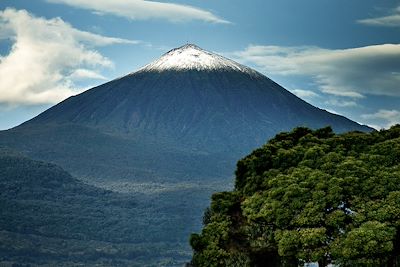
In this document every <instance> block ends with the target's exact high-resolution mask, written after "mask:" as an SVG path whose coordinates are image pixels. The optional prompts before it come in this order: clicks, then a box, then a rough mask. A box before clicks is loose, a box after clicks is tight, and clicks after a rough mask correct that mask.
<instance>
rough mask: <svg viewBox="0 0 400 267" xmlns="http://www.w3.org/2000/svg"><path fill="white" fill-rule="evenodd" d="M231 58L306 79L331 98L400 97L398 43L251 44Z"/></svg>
mask: <svg viewBox="0 0 400 267" xmlns="http://www.w3.org/2000/svg"><path fill="white" fill-rule="evenodd" d="M230 55H231V56H233V57H234V58H236V59H237V60H238V61H241V62H243V63H251V64H255V65H257V66H258V67H259V68H260V69H261V70H262V71H264V72H265V73H267V74H275V75H282V76H288V75H303V76H307V77H309V78H311V79H312V80H313V81H314V82H315V84H316V85H317V86H318V88H319V89H320V90H321V91H322V92H323V93H326V94H330V95H335V96H339V97H349V98H353V99H359V98H363V97H364V96H365V95H366V94H370V95H386V96H396V97H399V96H400V90H399V84H400V45H399V44H382V45H374V46H365V47H358V48H349V49H323V48H320V47H313V46H301V47H282V46H260V45H250V46H248V47H247V48H246V49H245V50H243V51H237V52H233V53H231V54H230Z"/></svg>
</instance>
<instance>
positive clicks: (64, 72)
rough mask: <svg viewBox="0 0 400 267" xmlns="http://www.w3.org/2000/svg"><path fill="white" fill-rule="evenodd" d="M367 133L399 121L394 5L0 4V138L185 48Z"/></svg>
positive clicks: (372, 0)
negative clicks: (227, 61)
mask: <svg viewBox="0 0 400 267" xmlns="http://www.w3.org/2000/svg"><path fill="white" fill-rule="evenodd" d="M187 42H189V43H195V44H197V45H199V46H200V47H202V48H204V49H206V50H210V51H213V52H217V53H220V54H222V55H225V56H227V57H230V58H232V59H234V60H236V61H239V62H240V63H243V64H245V65H248V66H250V67H253V68H255V69H256V70H258V71H260V72H262V73H264V74H265V75H267V76H268V77H270V78H271V79H273V80H275V81H276V82H278V83H280V84H281V85H282V86H284V87H285V88H286V89H288V90H290V91H291V92H293V93H295V94H296V95H298V96H299V97H301V98H303V99H305V100H306V101H308V102H310V103H312V104H313V105H315V106H318V107H320V108H322V109H326V110H329V111H331V112H335V113H339V114H342V115H345V116H347V117H349V118H350V119H353V120H355V121H357V122H360V123H363V124H368V125H371V126H373V127H376V128H382V127H385V128H387V127H389V126H390V125H393V124H396V123H400V2H399V1H393V0H352V1H349V0H335V1H331V0H306V1H298V0H280V1H272V0H252V1H242V0H241V1H239V0H218V1H215V0H201V1H200V0H192V1H183V0H180V1H178V0H177V1H143V0H113V1H108V0H96V1H92V0H31V1H26V0H1V1H0V129H7V128H10V127H13V126H16V125H18V124H20V123H22V122H23V121H25V120H27V119H30V118H32V117H33V116H35V115H37V114H38V113H40V112H42V111H43V110H45V109H46V108H48V107H50V106H51V105H54V104H55V103H57V102H59V101H61V100H62V99H64V98H66V97H68V96H70V95H73V94H77V93H79V92H82V91H84V90H86V89H88V88H90V87H93V86H96V85H99V84H101V83H104V82H106V81H108V80H111V79H114V78H117V77H120V76H122V75H125V74H127V73H129V72H132V71H134V70H136V69H138V68H140V67H141V66H143V65H145V64H147V63H149V62H151V61H152V60H154V59H156V58H158V57H159V56H161V55H162V54H163V53H164V52H167V51H168V50H170V49H172V48H175V47H178V46H181V45H183V44H185V43H187Z"/></svg>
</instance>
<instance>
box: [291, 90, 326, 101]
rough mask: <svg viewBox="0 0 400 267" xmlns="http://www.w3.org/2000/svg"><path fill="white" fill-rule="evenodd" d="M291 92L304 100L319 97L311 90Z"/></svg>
mask: <svg viewBox="0 0 400 267" xmlns="http://www.w3.org/2000/svg"><path fill="white" fill-rule="evenodd" d="M290 92H292V93H293V94H295V95H296V96H298V97H300V98H303V99H312V98H317V97H319V95H318V94H317V93H315V92H314V91H311V90H303V89H292V90H290Z"/></svg>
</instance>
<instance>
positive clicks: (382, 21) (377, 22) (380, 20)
mask: <svg viewBox="0 0 400 267" xmlns="http://www.w3.org/2000/svg"><path fill="white" fill-rule="evenodd" d="M357 22H358V23H361V24H365V25H370V26H384V27H398V26H400V7H397V8H396V9H394V10H393V11H392V12H391V14H389V15H387V16H382V17H376V18H369V19H361V20H358V21H357Z"/></svg>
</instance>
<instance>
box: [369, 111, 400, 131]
mask: <svg viewBox="0 0 400 267" xmlns="http://www.w3.org/2000/svg"><path fill="white" fill-rule="evenodd" d="M361 117H362V118H363V119H366V120H368V121H370V122H371V124H373V123H375V122H376V121H378V122H380V121H381V120H384V121H386V125H383V126H379V127H378V128H382V127H383V128H389V127H390V126H392V125H395V124H396V123H400V110H395V109H392V110H386V109H381V110H379V111H378V112H376V113H373V114H364V115H361ZM381 125H382V124H381Z"/></svg>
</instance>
